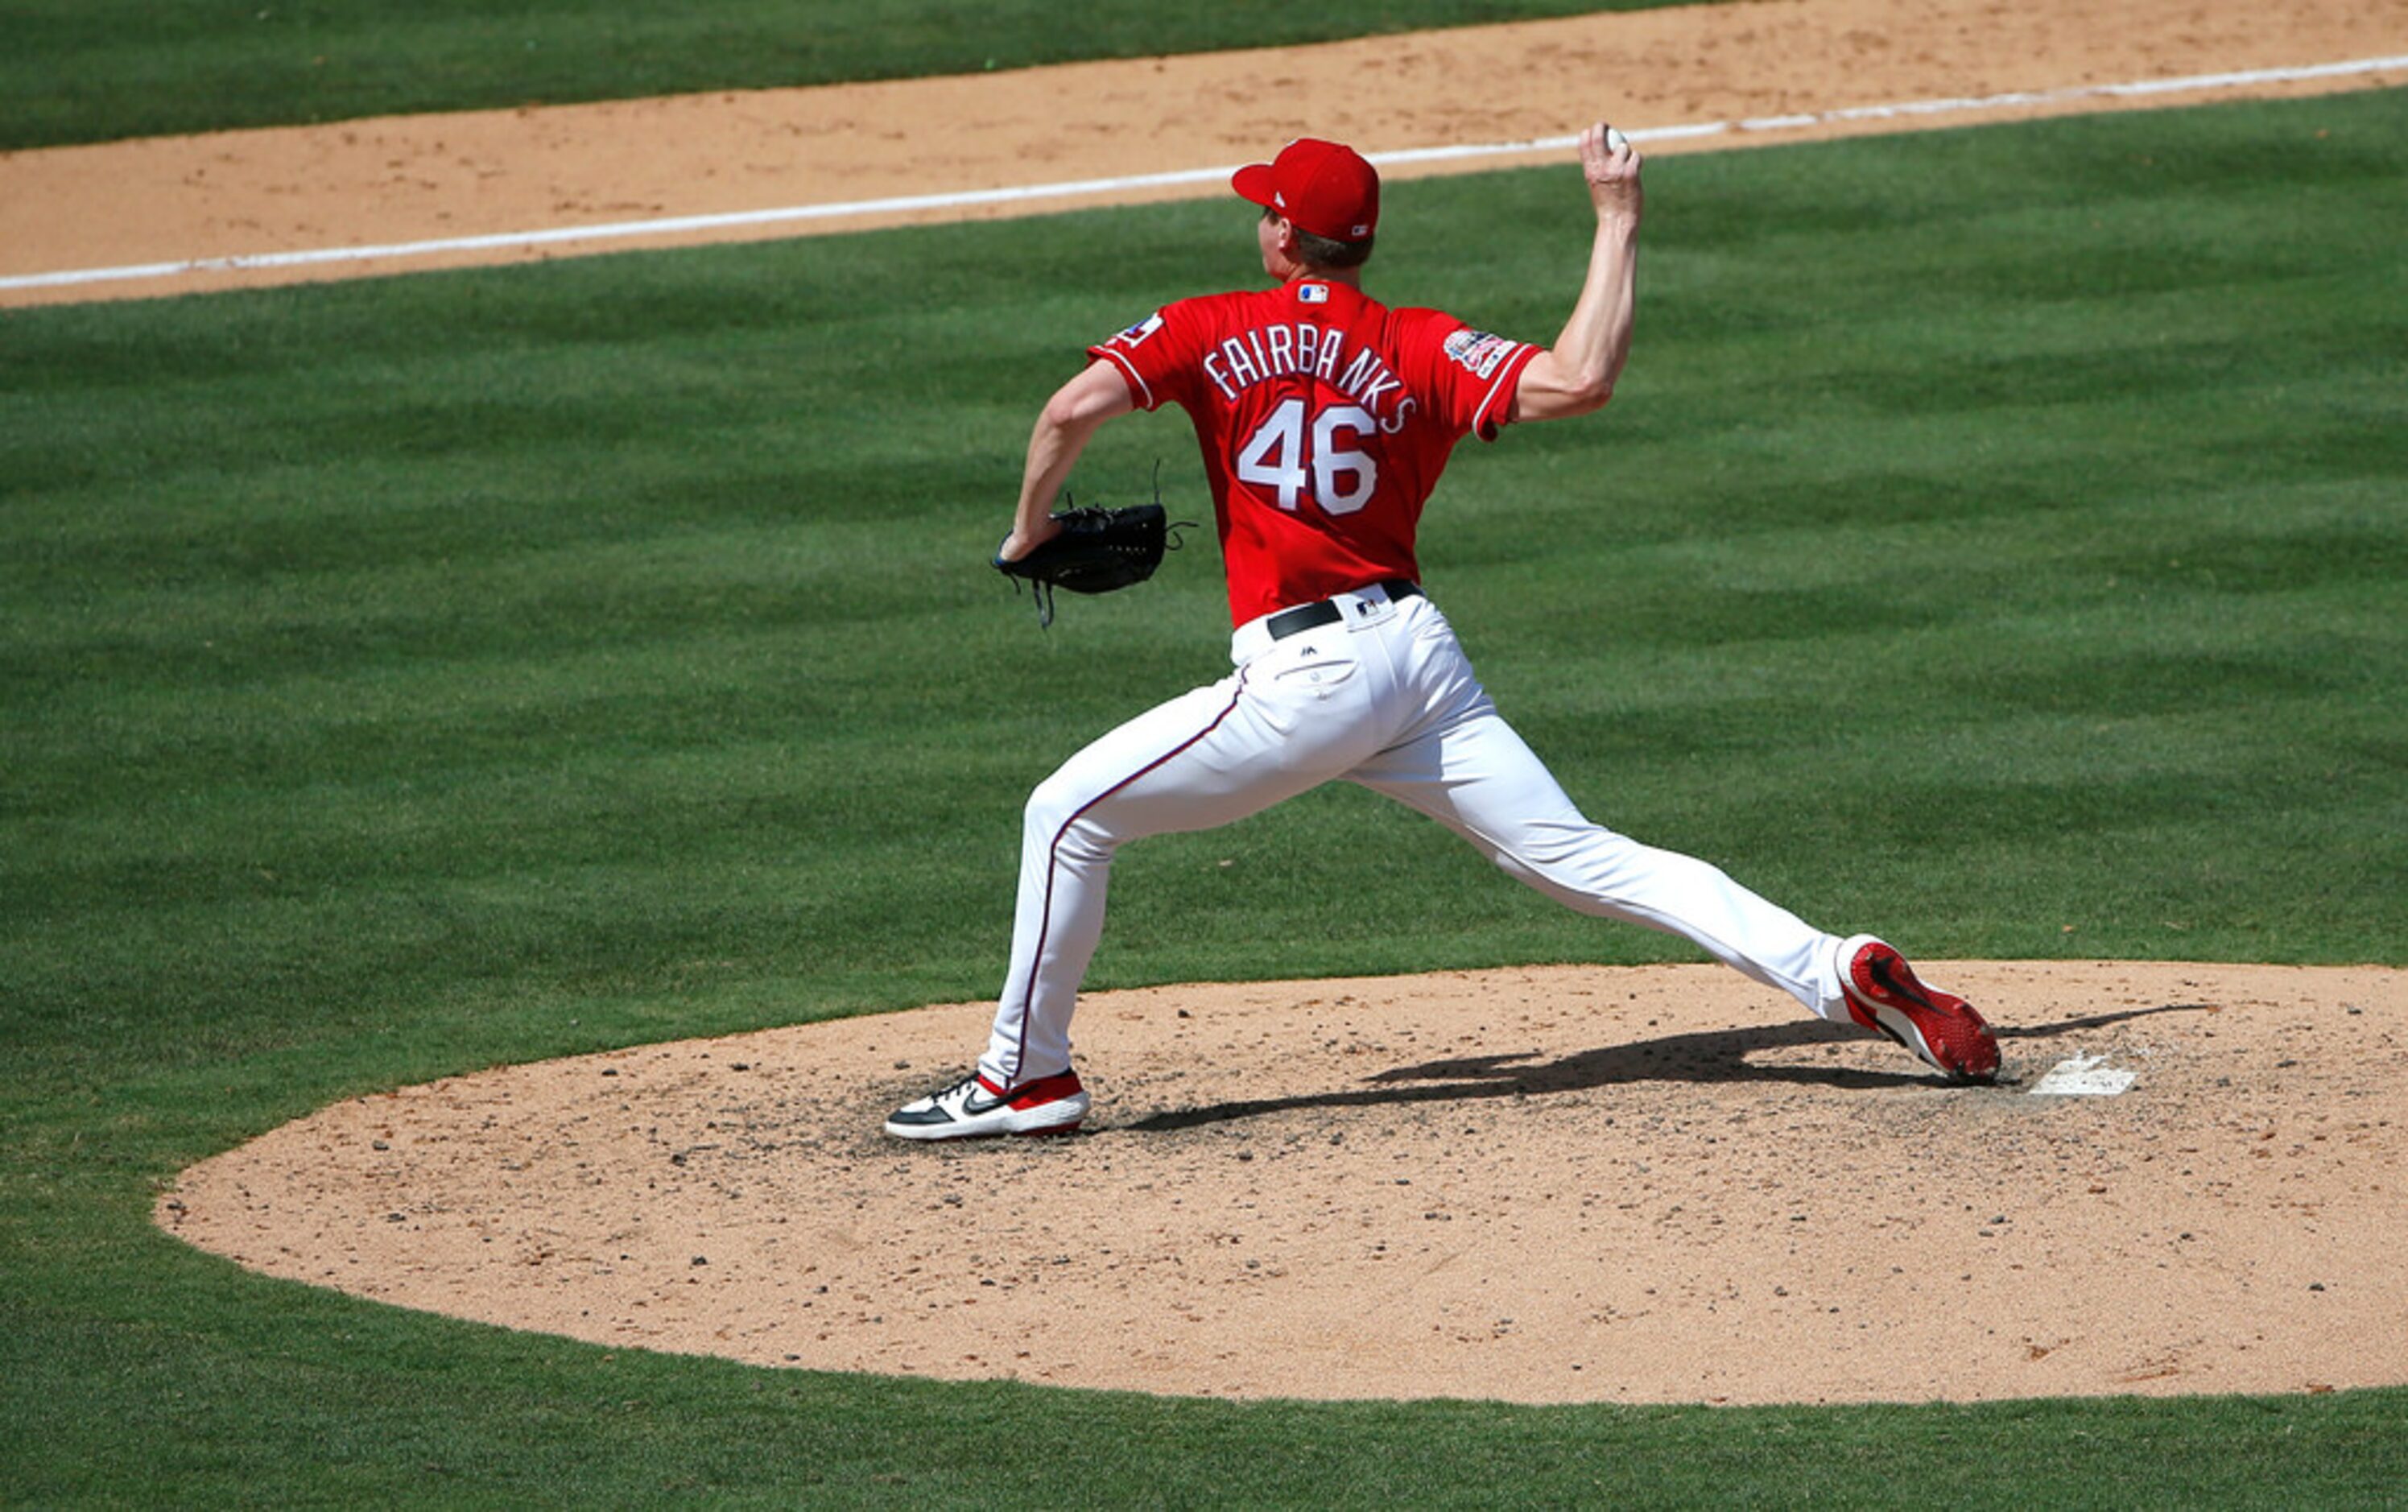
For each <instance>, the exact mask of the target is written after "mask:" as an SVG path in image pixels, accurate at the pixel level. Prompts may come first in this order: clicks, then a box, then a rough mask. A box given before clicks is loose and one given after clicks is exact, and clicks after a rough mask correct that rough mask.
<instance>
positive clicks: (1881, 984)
mask: <svg viewBox="0 0 2408 1512" xmlns="http://www.w3.org/2000/svg"><path fill="white" fill-rule="evenodd" d="M1840 959H1841V962H1842V965H1841V967H1840V985H1841V986H1842V989H1843V990H1845V992H1846V993H1847V996H1848V1015H1849V1016H1850V1017H1852V1018H1854V1019H1855V1020H1856V1022H1857V1023H1859V1024H1862V1025H1863V1026H1864V1027H1865V1028H1867V1029H1869V1030H1878V1031H1879V1032H1881V1033H1884V1034H1886V1035H1888V1036H1889V1037H1890V1038H1891V1039H1893V1040H1896V1041H1897V1042H1898V1043H1899V1044H1902V1045H1904V1046H1906V1047H1907V1048H1908V1049H1909V1050H1911V1051H1913V1052H1914V1054H1915V1056H1916V1058H1919V1059H1921V1060H1922V1061H1923V1063H1924V1064H1925V1065H1927V1066H1929V1067H1930V1068H1931V1069H1932V1070H1934V1071H1937V1072H1941V1073H1944V1074H1946V1075H1948V1076H1949V1077H1951V1078H1952V1079H1954V1080H1957V1081H1966V1082H1987V1081H1994V1080H1996V1079H1997V1078H1998V1074H1999V1038H1998V1036H1997V1035H1995V1034H1993V1033H1991V1032H1990V1026H1989V1025H1988V1024H1986V1023H1984V1022H1983V1021H1982V1015H1980V1014H1977V1013H1975V1012H1974V1011H1973V1009H1972V1006H1971V1004H1969V1003H1968V1002H1966V1001H1965V1000H1964V999H1962V998H1959V997H1957V996H1954V995H1953V994H1950V993H1946V992H1939V991H1935V990H1933V989H1932V988H1930V987H1928V986H1924V985H1923V983H1922V982H1921V981H1920V980H1918V979H1917V978H1916V976H1915V974H1914V968H1913V967H1912V966H1909V965H1908V964H1907V963H1906V958H1905V957H1903V956H1901V955H1899V953H1898V952H1897V951H1896V950H1895V949H1893V948H1891V947H1890V946H1889V945H1888V944H1887V943H1884V942H1882V941H1880V940H1876V939H1874V938H1873V937H1872V936H1871V935H1869V934H1860V935H1858V936H1856V938H1855V939H1853V940H1850V941H1849V942H1848V943H1845V944H1843V945H1842V946H1841V947H1840Z"/></svg>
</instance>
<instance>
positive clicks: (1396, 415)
mask: <svg viewBox="0 0 2408 1512" xmlns="http://www.w3.org/2000/svg"><path fill="white" fill-rule="evenodd" d="M1087 350H1088V351H1089V353H1091V354H1093V355H1095V356H1097V357H1100V358H1104V359H1107V360H1109V361H1111V362H1112V363H1113V364H1115V365H1117V366H1118V367H1119V368H1120V370H1121V373H1122V375H1123V376H1124V377H1125V378H1126V379H1127V380H1128V385H1129V392H1130V393H1131V394H1132V395H1133V396H1135V397H1136V399H1137V403H1138V406H1139V407H1140V409H1145V410H1154V409H1158V408H1160V407H1161V406H1162V405H1164V404H1166V403H1169V404H1176V405H1178V406H1180V407H1181V408H1182V409H1183V410H1186V411H1187V414H1188V417H1189V418H1190V419H1191V420H1193V421H1194V422H1195V425H1196V439H1197V444H1198V445H1200V446H1201V447H1202V448H1203V452H1204V471H1205V476H1206V478H1207V479H1208V480H1209V481H1210V482H1211V489H1212V507H1213V513H1214V516H1215V520H1216V524H1217V526H1218V529H1219V531H1220V536H1221V554H1222V559H1223V561H1224V562H1225V563H1226V567H1227V570H1228V579H1229V614H1230V618H1231V620H1232V622H1233V623H1235V624H1239V625H1243V624H1245V623H1246V622H1247V621H1249V620H1252V619H1254V618H1255V617H1257V616H1259V615H1262V614H1267V613H1269V612H1271V611H1273V610H1278V609H1285V608H1288V607H1290V606H1292V605H1295V604H1304V603H1311V602H1312V601H1313V600H1314V599H1317V598H1328V597H1329V596H1330V595H1331V594H1334V593H1342V592H1344V591H1346V590H1347V589H1350V588H1360V587H1362V586H1364V585H1365V584H1367V583H1377V582H1379V581H1381V580H1382V579H1383V578H1405V579H1409V580H1412V581H1414V582H1419V581H1420V579H1421V565H1420V563H1419V562H1418V561H1417V560H1416V559H1415V557H1414V554H1413V533H1414V530H1415V528H1416V527H1417V526H1419V525H1420V523H1421V515H1422V506H1423V504H1424V503H1425V502H1426V501H1427V500H1428V498H1429V496H1430V490H1431V489H1433V488H1435V487H1437V486H1438V480H1439V474H1440V473H1441V472H1442V471H1444V470H1445V468H1446V461H1447V457H1448V456H1449V455H1450V454H1452V453H1453V452H1454V450H1455V442H1456V441H1459V440H1461V439H1463V438H1464V437H1465V436H1466V435H1467V434H1470V433H1474V432H1477V433H1478V434H1479V436H1480V437H1481V439H1484V440H1494V439H1496V437H1497V431H1498V426H1499V425H1502V424H1504V422H1505V420H1506V419H1507V418H1508V417H1509V416H1510V415H1511V414H1512V408H1513V388H1514V385H1515V383H1516V382H1519V381H1520V379H1521V376H1522V369H1523V368H1524V367H1527V365H1528V363H1529V361H1530V359H1531V358H1532V357H1533V356H1535V355H1537V354H1538V351H1539V349H1538V348H1537V347H1534V346H1531V345H1529V344H1527V343H1526V342H1521V341H1509V340H1507V339H1505V338H1502V337H1497V336H1491V335H1488V334H1487V333H1486V332H1484V331H1475V330H1473V329H1471V328H1470V327H1469V326H1468V325H1466V324H1464V323H1463V322H1462V321H1460V320H1457V319H1456V318H1455V317H1454V316H1452V315H1449V314H1446V313H1445V312H1444V311H1441V310H1390V309H1389V308H1388V307H1387V306H1385V305H1383V304H1381V303H1380V302H1379V301H1378V300H1376V299H1373V298H1371V297H1369V295H1365V294H1364V293H1362V292H1361V291H1360V290H1358V289H1355V288H1353V287H1351V286H1349V285H1347V284H1343V283H1324V282H1320V281H1314V280H1310V279H1305V280H1298V281H1295V282H1291V283H1287V284H1284V285H1283V286H1282V287H1280V288H1277V289H1269V290H1263V291H1260V292H1257V293H1245V294H1220V295H1204V296H1202V297H1199V298H1195V299H1183V300H1181V301H1179V302H1178V303H1177V304H1173V305H1168V306H1166V307H1165V308H1163V309H1162V310H1157V311H1156V312H1155V313H1154V314H1153V315H1151V316H1149V317H1148V318H1147V319H1145V320H1144V321H1142V322H1140V323H1139V324H1135V325H1132V326H1130V327H1129V328H1128V329H1127V330H1125V331H1123V332H1122V333H1121V334H1120V335H1118V336H1116V337H1113V338H1111V340H1109V341H1106V342H1103V343H1101V344H1100V345H1097V346H1094V347H1090V348H1088V349H1087Z"/></svg>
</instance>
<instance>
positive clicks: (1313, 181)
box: [1229, 137, 1380, 241]
mask: <svg viewBox="0 0 2408 1512" xmlns="http://www.w3.org/2000/svg"><path fill="white" fill-rule="evenodd" d="M1229 187H1230V188H1232V189H1235V190H1236V191H1237V192H1238V194H1239V195H1240V197H1242V198H1245V199H1250V200H1253V201H1254V203H1255V204H1257V205H1261V206H1264V207H1266V208H1267V209H1274V210H1277V211H1279V212H1280V213H1281V214H1282V215H1284V216H1286V217H1287V218H1288V221H1289V222H1290V223H1292V224H1294V225H1296V226H1297V228H1298V229H1299V230H1304V231H1310V232H1312V234H1313V235H1314V236H1316V237H1327V238H1329V239H1330V240H1332V241H1361V240H1362V239H1363V238H1366V237H1369V235H1370V234H1371V228H1372V227H1374V226H1376V225H1378V224H1379V223H1380V171H1379V170H1378V169H1377V168H1374V167H1373V166H1371V165H1370V164H1369V163H1366V162H1365V161H1363V154H1362V153H1360V152H1357V151H1355V149H1353V148H1351V147H1347V146H1344V145H1342V144H1340V143H1338V142H1325V141H1321V140H1319V139H1317V138H1315V137H1298V138H1297V140H1295V141H1292V142H1290V143H1288V144H1287V145H1286V146H1285V147H1283V148H1282V149H1280V155H1279V156H1278V157H1275V158H1273V159H1272V160H1271V161H1270V162H1269V163H1254V164H1250V165H1248V166H1245V167H1242V168H1240V169H1239V170H1238V171H1237V173H1236V174H1235V175H1233V176H1232V177H1231V178H1230V180H1229Z"/></svg>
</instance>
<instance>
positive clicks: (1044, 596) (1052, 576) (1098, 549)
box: [995, 504, 1186, 626]
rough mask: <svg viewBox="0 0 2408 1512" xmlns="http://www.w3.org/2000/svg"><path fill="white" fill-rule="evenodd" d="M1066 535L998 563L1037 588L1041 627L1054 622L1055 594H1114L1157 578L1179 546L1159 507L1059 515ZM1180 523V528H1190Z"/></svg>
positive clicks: (1062, 533)
mask: <svg viewBox="0 0 2408 1512" xmlns="http://www.w3.org/2000/svg"><path fill="white" fill-rule="evenodd" d="M1054 522H1055V523H1056V524H1058V525H1060V526H1061V527H1062V528H1061V530H1060V531H1059V532H1058V533H1057V534H1055V535H1054V536H1052V537H1051V538H1049V539H1048V540H1046V541H1045V543H1044V544H1043V545H1041V546H1039V547H1038V548H1037V549H1036V550H1035V551H1032V552H1030V553H1028V554H1026V555H1025V556H1020V557H1016V558H1014V559H1012V560H1011V561H1006V560H1004V558H1003V557H1002V556H1000V555H997V556H996V559H995V566H996V570H997V571H999V572H1001V573H1003V574H1004V575H1005V576H1006V577H1010V578H1017V579H1021V580H1024V581H1025V582H1027V583H1033V584H1034V585H1035V586H1036V593H1037V623H1038V624H1039V626H1046V625H1051V624H1053V623H1054V589H1056V588H1067V589H1068V590H1069V591H1070V592H1072V593H1111V592H1114V591H1116V590H1118V589H1121V588H1126V587H1129V586H1130V585H1132V584H1134V583H1143V582H1144V581H1145V580H1146V579H1148V578H1150V577H1152V576H1154V569H1155V568H1158V567H1160V566H1161V565H1162V554H1163V552H1164V551H1165V550H1166V549H1170V548H1175V547H1177V546H1178V544H1179V539H1178V537H1176V536H1174V535H1172V534H1171V530H1172V529H1173V528H1174V527H1173V526H1171V524H1170V522H1169V518H1168V515H1166V514H1165V513H1164V511H1163V508H1162V506H1161V505H1159V504H1131V505H1128V506H1127V507H1125V508H1123V509H1117V510H1108V509H1104V508H1101V507H1099V506H1097V505H1089V506H1087V507H1086V508H1084V509H1071V510H1060V511H1055V512H1054ZM1185 527H1186V525H1185V522H1181V525H1180V526H1178V527H1177V528H1185Z"/></svg>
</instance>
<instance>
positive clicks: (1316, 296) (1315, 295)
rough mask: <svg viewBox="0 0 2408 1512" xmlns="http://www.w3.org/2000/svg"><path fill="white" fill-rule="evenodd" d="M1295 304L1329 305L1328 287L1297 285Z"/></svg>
mask: <svg viewBox="0 0 2408 1512" xmlns="http://www.w3.org/2000/svg"><path fill="white" fill-rule="evenodd" d="M1296 302H1297V304H1300V305H1326V304H1327V303H1329V285H1328V284H1326V283H1299V284H1297V287H1296Z"/></svg>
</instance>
